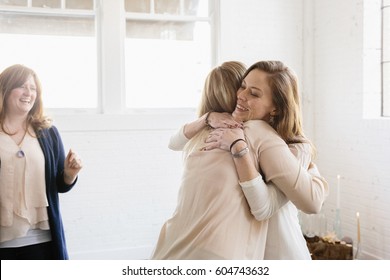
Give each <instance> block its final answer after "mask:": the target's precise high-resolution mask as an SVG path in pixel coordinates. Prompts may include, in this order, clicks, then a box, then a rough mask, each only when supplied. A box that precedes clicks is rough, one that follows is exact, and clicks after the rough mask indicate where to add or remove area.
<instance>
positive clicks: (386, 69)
mask: <svg viewBox="0 0 390 280" xmlns="http://www.w3.org/2000/svg"><path fill="white" fill-rule="evenodd" d="M383 115H384V116H386V117H390V62H388V63H385V64H383Z"/></svg>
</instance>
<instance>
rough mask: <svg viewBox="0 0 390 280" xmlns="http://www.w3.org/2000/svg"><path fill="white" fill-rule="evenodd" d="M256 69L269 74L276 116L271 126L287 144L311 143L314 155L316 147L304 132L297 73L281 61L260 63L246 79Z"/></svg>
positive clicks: (256, 64) (254, 65) (251, 67)
mask: <svg viewBox="0 0 390 280" xmlns="http://www.w3.org/2000/svg"><path fill="white" fill-rule="evenodd" d="M255 69H257V70H260V71H263V72H265V73H267V79H268V84H269V86H270V88H271V91H272V102H273V104H274V106H275V108H276V115H275V116H273V120H272V121H271V122H270V125H271V126H272V127H273V128H274V129H275V130H276V132H277V133H278V134H279V135H280V137H281V138H282V139H283V140H284V141H285V142H286V143H287V144H291V143H303V142H308V143H310V144H311V146H312V150H313V155H314V151H315V147H314V146H313V144H312V143H311V142H310V141H309V140H308V139H307V138H306V136H305V134H304V132H303V125H302V112H301V107H300V105H301V100H300V95H299V89H298V79H297V76H296V75H295V73H294V72H293V71H292V70H291V69H290V68H289V67H287V66H286V65H284V64H283V63H282V62H281V61H259V62H257V63H255V64H253V65H252V66H250V67H249V68H248V70H247V71H246V73H245V76H244V77H246V75H248V73H249V72H251V71H252V70H255Z"/></svg>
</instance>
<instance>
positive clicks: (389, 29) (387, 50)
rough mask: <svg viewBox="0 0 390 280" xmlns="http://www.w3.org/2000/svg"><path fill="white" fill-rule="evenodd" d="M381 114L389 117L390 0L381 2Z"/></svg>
mask: <svg viewBox="0 0 390 280" xmlns="http://www.w3.org/2000/svg"><path fill="white" fill-rule="evenodd" d="M382 101H383V102H382V103H383V104H382V115H383V116H385V117H390V0H383V3H382Z"/></svg>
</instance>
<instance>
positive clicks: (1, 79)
mask: <svg viewBox="0 0 390 280" xmlns="http://www.w3.org/2000/svg"><path fill="white" fill-rule="evenodd" d="M30 75H31V76H32V77H33V79H34V81H35V84H36V90H37V97H36V99H35V102H34V105H33V107H32V108H31V110H30V111H29V112H28V115H27V124H26V125H27V127H28V126H30V125H31V126H32V127H33V129H34V130H35V131H36V132H38V131H40V130H42V129H44V128H48V127H50V126H51V120H50V119H49V118H48V117H46V116H44V114H43V103H42V86H41V82H40V81H39V79H38V76H37V75H36V73H35V72H34V71H33V70H32V69H30V68H28V67H26V66H23V65H20V64H15V65H12V66H10V67H8V68H6V69H5V70H4V71H3V72H2V73H1V74H0V125H1V129H2V131H4V132H5V133H9V131H5V129H4V120H5V117H6V114H7V107H6V101H7V99H8V97H9V95H10V93H11V91H12V90H13V89H15V88H18V87H20V86H22V85H23V84H24V83H25V82H26V81H27V79H28V78H29V76H30Z"/></svg>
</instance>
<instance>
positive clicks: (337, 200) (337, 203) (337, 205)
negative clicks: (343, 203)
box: [336, 175, 341, 209]
mask: <svg viewBox="0 0 390 280" xmlns="http://www.w3.org/2000/svg"><path fill="white" fill-rule="evenodd" d="M340 178H341V176H340V175H337V190H336V191H337V193H336V208H337V209H340Z"/></svg>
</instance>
